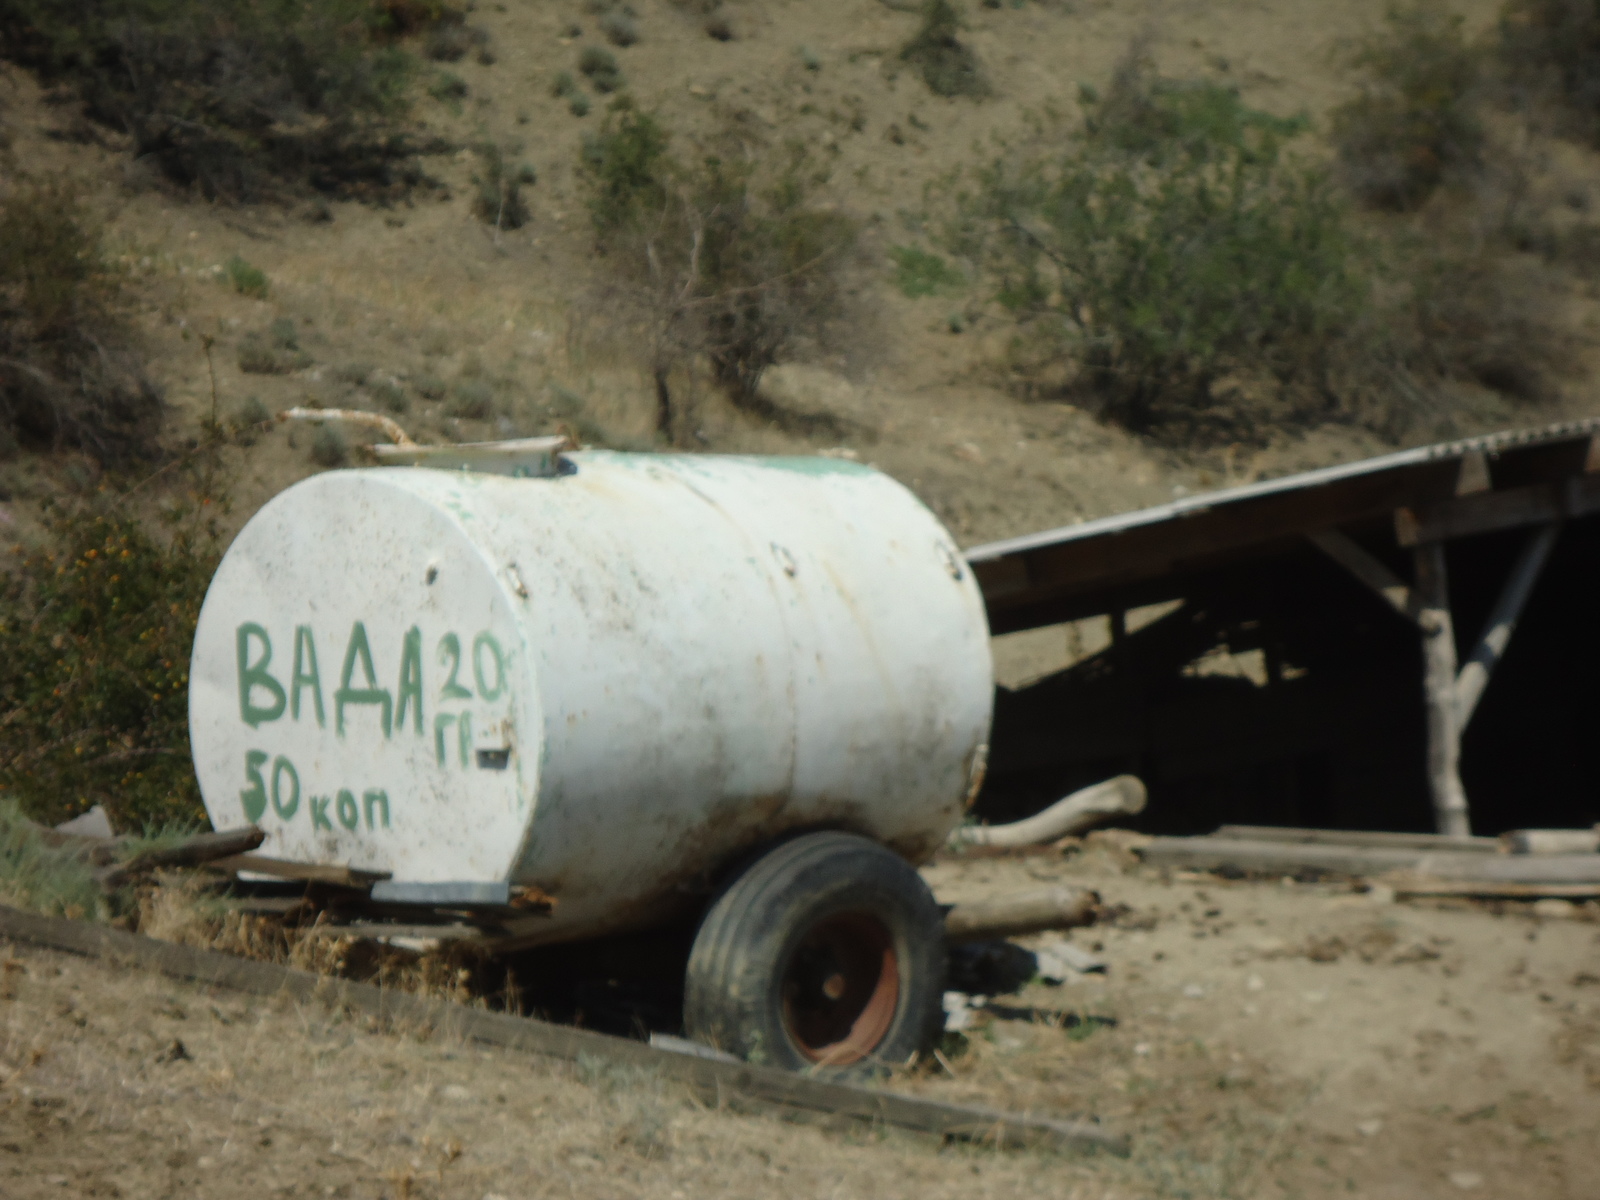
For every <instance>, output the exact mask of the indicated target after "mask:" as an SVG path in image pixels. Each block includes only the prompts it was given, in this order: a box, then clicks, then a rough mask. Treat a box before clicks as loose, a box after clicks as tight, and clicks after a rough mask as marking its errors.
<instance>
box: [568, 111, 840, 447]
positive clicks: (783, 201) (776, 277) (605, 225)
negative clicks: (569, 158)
mask: <svg viewBox="0 0 1600 1200" xmlns="http://www.w3.org/2000/svg"><path fill="white" fill-rule="evenodd" d="M723 140H724V142H725V143H726V144H722V145H719V146H718V147H717V149H718V151H719V152H717V153H708V152H705V151H704V150H702V151H701V152H700V153H699V154H698V155H697V156H696V157H695V158H694V159H691V160H690V161H688V162H679V161H678V160H677V159H675V158H674V157H673V156H672V155H671V154H670V153H669V151H668V138H667V134H666V132H665V130H663V129H662V127H661V125H660V124H659V122H657V121H656V120H655V119H654V118H653V117H652V116H650V115H649V114H647V113H642V112H639V111H638V110H637V109H635V108H634V107H633V106H632V105H631V104H628V103H621V104H617V105H614V106H613V112H612V113H611V115H610V117H609V118H608V119H607V121H606V124H605V126H604V127H603V128H602V129H601V131H600V132H599V133H598V134H597V135H594V136H592V137H590V138H587V139H585V141H584V144H583V148H582V151H581V159H580V163H579V170H580V173H581V176H582V179H583V181H584V184H585V186H586V188H587V190H588V193H589V211H590V215H591V217H592V218H593V221H594V228H595V234H596V237H597V240H598V243H599V245H600V247H601V249H602V250H603V252H604V254H605V256H606V261H607V262H608V263H609V264H610V266H611V268H612V271H613V273H614V278H615V280H616V283H617V286H618V290H619V295H618V297H617V298H618V299H619V300H621V301H623V302H624V303H623V304H622V305H621V308H623V309H627V310H629V311H630V312H631V313H632V316H633V319H636V320H638V321H639V322H641V323H642V324H643V325H644V326H645V327H646V328H647V329H648V330H649V334H648V336H649V339H650V345H651V356H652V359H653V362H652V370H653V371H654V373H655V376H656V391H657V401H658V424H659V425H660V426H661V427H662V428H663V429H664V430H665V429H666V428H667V427H668V426H670V424H671V420H672V418H671V402H670V395H669V392H668V387H667V376H668V374H669V373H670V371H671V369H672V367H673V366H674V365H676V364H679V363H682V362H685V361H690V360H694V359H697V358H702V357H703V358H704V360H705V361H707V362H708V363H709V365H710V367H711V371H712V374H713V377H714V378H715V379H716V381H717V382H718V383H719V384H720V385H722V386H723V388H724V389H725V390H726V391H727V393H728V395H729V397H730V398H731V399H732V400H733V401H734V402H735V403H736V404H741V405H745V406H747V407H752V408H759V407H760V406H759V405H758V404H757V403H756V389H757V387H758V386H759V384H760V381H761V377H762V375H763V374H764V373H765V371H766V370H767V368H768V367H770V366H772V365H773V364H774V363H778V362H781V361H783V360H784V359H785V358H787V357H789V356H791V355H792V354H793V353H794V352H795V351H796V349H797V348H798V347H799V346H801V345H802V344H804V343H807V342H811V341H815V340H817V339H818V338H820V337H822V336H824V335H825V333H826V332H827V330H828V328H829V327H830V325H831V323H832V322H834V321H836V320H837V319H838V318H839V317H840V315H841V314H842V313H843V312H844V310H845V309H846V307H847V296H848V289H847V287H846V286H845V278H846V275H847V274H848V270H849V268H850V266H851V265H852V262H853V252H854V249H855V246H856V241H857V236H858V227H857V225H856V224H855V222H853V221H852V220H850V219H849V218H847V217H845V216H844V215H842V214H840V213H838V212H836V211H833V210H831V209H829V208H825V207H824V206H822V205H821V204H818V203H817V202H816V201H815V199H814V196H815V193H816V191H817V189H818V188H819V187H820V186H821V185H822V184H823V183H824V182H825V181H826V175H825V174H824V173H822V172H821V171H819V170H818V169H817V168H816V165H815V164H814V163H813V162H812V161H811V159H810V157H809V154H808V152H807V150H806V148H805V147H804V146H803V145H802V144H800V143H798V142H796V143H791V144H790V145H789V146H788V147H787V148H786V150H785V151H784V152H781V153H773V152H770V151H769V150H768V149H767V148H765V147H759V146H752V145H746V144H742V143H740V142H739V141H737V140H736V139H734V138H733V135H731V134H729V135H725V137H724V139H723Z"/></svg>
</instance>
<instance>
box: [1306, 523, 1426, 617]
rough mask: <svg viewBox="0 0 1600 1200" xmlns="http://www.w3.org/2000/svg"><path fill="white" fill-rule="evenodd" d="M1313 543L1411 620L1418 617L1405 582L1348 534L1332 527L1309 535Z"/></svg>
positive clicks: (1415, 602) (1413, 597)
mask: <svg viewBox="0 0 1600 1200" xmlns="http://www.w3.org/2000/svg"><path fill="white" fill-rule="evenodd" d="M1306 536H1307V537H1308V538H1309V539H1310V541H1311V542H1312V544H1313V545H1315V546H1316V547H1317V549H1318V550H1321V551H1322V552H1323V553H1324V554H1326V555H1327V556H1328V557H1329V558H1331V559H1333V561H1334V562H1336V563H1338V564H1339V565H1340V566H1341V567H1343V568H1344V569H1345V570H1346V571H1349V572H1350V574H1352V575H1354V576H1355V577H1356V578H1357V579H1358V580H1360V581H1361V582H1362V583H1364V584H1366V586H1367V587H1368V589H1370V590H1371V591H1372V592H1374V593H1376V595H1377V596H1378V598H1379V599H1381V600H1382V601H1383V602H1384V603H1386V604H1387V605H1389V607H1390V608H1392V609H1394V610H1395V611H1396V612H1397V613H1399V614H1400V615H1401V616H1402V617H1404V618H1406V620H1408V621H1415V620H1416V619H1417V601H1416V597H1415V596H1414V595H1413V594H1412V591H1411V589H1410V588H1409V587H1407V586H1406V584H1405V582H1404V581H1403V580H1402V579H1401V578H1400V577H1399V576H1398V575H1396V574H1395V573H1394V572H1393V571H1391V570H1390V569H1389V568H1388V567H1386V566H1385V565H1384V564H1383V563H1382V562H1381V561H1379V560H1378V559H1377V558H1375V557H1373V556H1372V555H1371V554H1369V553H1367V551H1365V550H1363V549H1362V548H1361V546H1360V545H1358V544H1357V543H1356V541H1355V540H1354V539H1353V538H1351V537H1350V536H1349V535H1348V534H1344V533H1340V532H1339V531H1338V530H1337V529H1330V530H1327V531H1326V532H1324V533H1312V534H1307V535H1306Z"/></svg>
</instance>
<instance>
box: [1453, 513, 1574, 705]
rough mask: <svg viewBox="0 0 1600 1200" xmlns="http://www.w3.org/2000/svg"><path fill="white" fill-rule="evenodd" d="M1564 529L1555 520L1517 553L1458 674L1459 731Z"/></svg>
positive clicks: (1507, 643) (1496, 662) (1508, 639)
mask: <svg viewBox="0 0 1600 1200" xmlns="http://www.w3.org/2000/svg"><path fill="white" fill-rule="evenodd" d="M1560 532H1561V526H1560V524H1559V523H1558V522H1552V523H1550V524H1549V525H1546V526H1545V527H1544V528H1543V529H1541V530H1539V531H1538V532H1537V533H1535V534H1534V535H1533V536H1532V537H1530V538H1529V539H1528V544H1527V545H1526V546H1524V547H1523V548H1522V553H1521V554H1520V555H1518V556H1517V561H1516V565H1514V566H1513V567H1512V568H1511V574H1510V575H1509V576H1507V577H1506V582H1505V586H1504V587H1502V588H1501V589H1500V596H1499V598H1498V599H1497V600H1496V601H1495V604H1494V609H1493V611H1492V612H1490V614H1489V619H1488V620H1487V621H1485V622H1484V626H1483V632H1482V633H1481V634H1479V635H1478V644H1477V647H1476V648H1475V649H1474V650H1473V652H1472V656H1471V657H1470V658H1468V659H1467V663H1466V665H1465V666H1464V667H1462V668H1461V673H1460V674H1459V675H1457V676H1456V728H1457V730H1458V732H1459V731H1460V730H1464V729H1466V727H1467V722H1468V721H1470V720H1472V714H1473V712H1474V711H1476V709H1477V707H1478V701H1479V700H1480V699H1481V698H1482V697H1483V689H1484V688H1486V687H1488V686H1489V676H1490V675H1491V674H1493V673H1494V669H1495V667H1496V666H1497V665H1498V664H1499V662H1500V660H1501V659H1502V658H1504V657H1505V653H1506V647H1507V646H1508V645H1510V643H1511V635H1512V633H1514V632H1515V631H1516V628H1517V620H1518V619H1519V618H1520V617H1521V616H1522V609H1523V606H1524V605H1525V604H1527V602H1528V596H1529V594H1530V593H1531V592H1532V591H1533V585H1534V584H1535V583H1537V582H1538V580H1539V573H1540V572H1541V571H1542V570H1544V564H1545V562H1546V561H1547V560H1548V559H1549V557H1550V550H1551V548H1552V547H1554V546H1555V544H1556V537H1557V536H1558V535H1559V534H1560Z"/></svg>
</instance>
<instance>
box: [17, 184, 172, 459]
mask: <svg viewBox="0 0 1600 1200" xmlns="http://www.w3.org/2000/svg"><path fill="white" fill-rule="evenodd" d="M120 293H121V287H120V280H119V278H118V276H117V274H116V273H115V272H114V271H113V270H112V268H111V266H110V265H109V264H108V263H107V262H106V260H105V258H104V256H103V255H102V253H101V249H100V235H99V228H98V225H97V223H96V221H95V220H94V218H93V217H92V216H91V215H90V213H89V211H88V209H87V208H85V207H84V205H83V203H82V201H81V200H80V199H79V198H78V192H77V189H76V188H75V187H74V185H73V184H72V183H71V182H69V181H67V180H64V179H61V180H54V181H43V182H27V181H23V182H19V183H16V184H14V185H13V186H12V187H11V188H10V189H8V190H6V191H3V192H0V451H3V450H4V449H5V448H6V444H7V443H12V444H15V443H17V442H23V443H32V444H35V445H46V446H62V445H66V446H76V447H80V448H82V449H84V450H87V451H89V452H90V453H91V454H94V455H95V456H97V457H98V458H100V459H101V460H102V461H109V462H121V461H125V460H128V459H132V458H139V457H143V456H147V455H149V454H150V453H152V452H153V450H154V448H155V436H156V433H157V429H158V426H159V423H160V418H161V412H162V403H161V398H160V396H159V394H158V393H157V391H156V389H155V386H154V385H153V384H152V383H151V382H150V380H149V379H148V378H147V377H146V376H145V374H144V372H143V370H142V368H141V366H140V363H139V360H138V358H137V357H136V356H135V355H134V353H133V352H132V350H131V349H130V340H131V339H130V336H129V334H128V331H127V328H126V326H125V324H124V322H123V321H122V319H121V307H122V306H121V304H120V298H121V295H120Z"/></svg>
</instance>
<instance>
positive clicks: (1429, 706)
mask: <svg viewBox="0 0 1600 1200" xmlns="http://www.w3.org/2000/svg"><path fill="white" fill-rule="evenodd" d="M1412 553H1413V556H1414V558H1415V559H1416V573H1417V574H1416V577H1417V582H1416V595H1417V603H1418V605H1419V609H1418V614H1417V626H1418V628H1420V629H1421V630H1422V698H1423V708H1424V715H1425V716H1426V718H1427V726H1428V789H1429V791H1431V792H1432V793H1433V819H1434V825H1435V827H1436V828H1437V829H1438V831H1439V832H1440V833H1443V834H1449V835H1450V836H1452V837H1466V836H1468V835H1469V834H1471V832H1472V822H1471V820H1470V818H1469V817H1468V814H1467V789H1466V788H1465V787H1463V786H1462V783H1461V726H1460V722H1459V721H1458V719H1457V711H1456V635H1455V626H1454V625H1453V624H1452V622H1451V618H1450V587H1449V583H1448V582H1447V580H1446V576H1445V563H1444V544H1443V543H1442V542H1426V543H1424V544H1422V545H1419V546H1418V547H1416V549H1415V550H1414V551H1413V552H1412Z"/></svg>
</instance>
